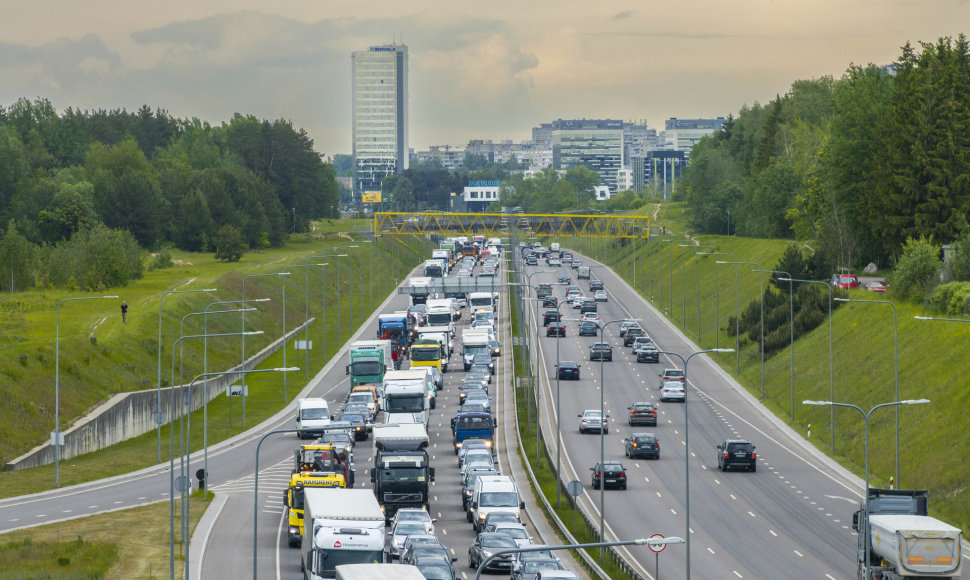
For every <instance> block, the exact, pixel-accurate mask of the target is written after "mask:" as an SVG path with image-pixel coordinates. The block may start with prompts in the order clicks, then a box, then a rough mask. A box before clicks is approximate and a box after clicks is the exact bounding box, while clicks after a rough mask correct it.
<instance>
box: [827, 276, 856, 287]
mask: <svg viewBox="0 0 970 580" xmlns="http://www.w3.org/2000/svg"><path fill="white" fill-rule="evenodd" d="M832 285H833V286H837V287H839V288H843V289H849V288H858V287H859V277H858V276H856V275H855V274H832Z"/></svg>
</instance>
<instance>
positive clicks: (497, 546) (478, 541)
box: [468, 532, 518, 573]
mask: <svg viewBox="0 0 970 580" xmlns="http://www.w3.org/2000/svg"><path fill="white" fill-rule="evenodd" d="M515 548H518V545H517V544H516V543H515V540H513V539H512V538H511V537H510V536H508V535H506V534H498V533H495V532H482V533H481V534H478V537H476V538H475V541H474V542H472V545H471V546H469V547H468V567H469V568H478V567H479V566H480V565H481V563H482V562H484V561H485V560H486V559H487V558H488V556H489V555H490V554H491V553H492V552H498V551H500V550H509V549H512V550H514V549H515ZM485 570H492V571H500V572H505V573H509V572H511V571H512V555H511V554H505V555H503V556H498V557H496V558H492V559H491V560H490V561H489V563H488V565H487V566H486V567H485Z"/></svg>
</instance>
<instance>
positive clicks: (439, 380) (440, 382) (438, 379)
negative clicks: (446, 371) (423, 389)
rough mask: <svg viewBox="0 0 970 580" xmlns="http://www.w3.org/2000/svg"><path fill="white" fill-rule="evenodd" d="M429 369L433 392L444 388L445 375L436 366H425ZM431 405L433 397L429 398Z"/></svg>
mask: <svg viewBox="0 0 970 580" xmlns="http://www.w3.org/2000/svg"><path fill="white" fill-rule="evenodd" d="M426 368H429V369H431V379H432V380H433V381H434V388H435V392H436V393H437V392H438V391H440V390H442V389H444V388H445V375H443V374H442V373H441V371H440V370H439V369H438V367H426ZM431 404H432V406H433V405H434V399H431Z"/></svg>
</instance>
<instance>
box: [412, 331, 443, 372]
mask: <svg viewBox="0 0 970 580" xmlns="http://www.w3.org/2000/svg"><path fill="white" fill-rule="evenodd" d="M441 359H442V356H441V345H440V344H438V341H436V340H431V339H419V340H416V341H415V342H414V344H412V345H411V368H415V367H435V368H437V369H438V371H441Z"/></svg>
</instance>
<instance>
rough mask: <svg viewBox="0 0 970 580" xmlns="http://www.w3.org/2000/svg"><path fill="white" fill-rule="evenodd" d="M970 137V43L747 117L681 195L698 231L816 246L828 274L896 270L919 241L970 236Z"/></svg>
mask: <svg viewBox="0 0 970 580" xmlns="http://www.w3.org/2000/svg"><path fill="white" fill-rule="evenodd" d="M968 128H970V46H968V43H967V40H966V38H965V37H964V36H963V35H961V36H960V37H958V38H957V39H956V40H953V39H950V38H943V39H940V40H939V41H937V42H936V43H920V44H919V46H918V47H914V46H911V45H909V44H907V45H906V46H905V47H903V49H902V53H901V55H900V56H899V59H898V60H897V61H896V62H894V63H891V64H889V65H887V66H882V67H879V66H874V65H869V66H864V67H863V66H854V65H853V66H850V67H849V69H848V70H847V71H846V73H845V74H844V75H843V76H842V77H841V78H839V79H832V78H828V77H823V78H819V79H814V80H802V81H797V82H795V83H793V84H792V86H791V89H790V90H789V91H788V92H787V93H786V94H785V95H779V96H778V97H777V98H775V99H774V100H773V101H771V102H770V103H768V104H766V105H759V104H755V105H753V106H750V107H746V108H744V109H743V110H741V111H740V112H739V113H738V115H737V116H733V117H731V118H730V119H729V120H728V123H727V124H726V125H725V126H724V127H723V129H722V130H720V131H718V132H716V133H715V134H714V135H712V136H710V137H707V138H705V139H703V140H702V141H701V142H700V143H699V144H698V145H697V146H695V147H694V149H693V151H692V153H691V164H690V167H689V168H688V169H687V171H686V172H685V174H684V178H683V181H682V182H681V187H680V188H679V191H678V195H679V196H680V199H682V200H686V202H687V204H688V207H689V210H690V219H691V227H692V228H694V230H695V231H696V232H698V233H717V234H737V235H741V236H750V237H764V238H768V237H783V238H784V237H787V238H791V239H794V240H799V241H802V240H806V241H807V240H814V244H815V245H816V246H817V250H818V251H819V252H820V254H821V255H820V257H819V259H820V260H821V261H823V262H824V263H825V264H826V266H825V267H824V268H822V270H828V271H836V269H837V268H840V267H860V266H864V265H866V264H868V263H870V262H873V263H875V264H876V265H877V266H879V267H881V268H882V267H887V266H888V267H892V266H894V265H895V264H896V263H897V262H898V260H899V259H900V257H901V255H902V253H903V250H904V248H905V246H906V243H907V240H909V239H913V240H919V239H923V238H925V239H926V240H927V241H931V242H932V243H933V244H934V245H940V244H950V243H956V244H959V242H960V241H962V240H965V239H966V238H967V235H968V224H967V212H968V210H970V131H968ZM964 245H967V244H964Z"/></svg>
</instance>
